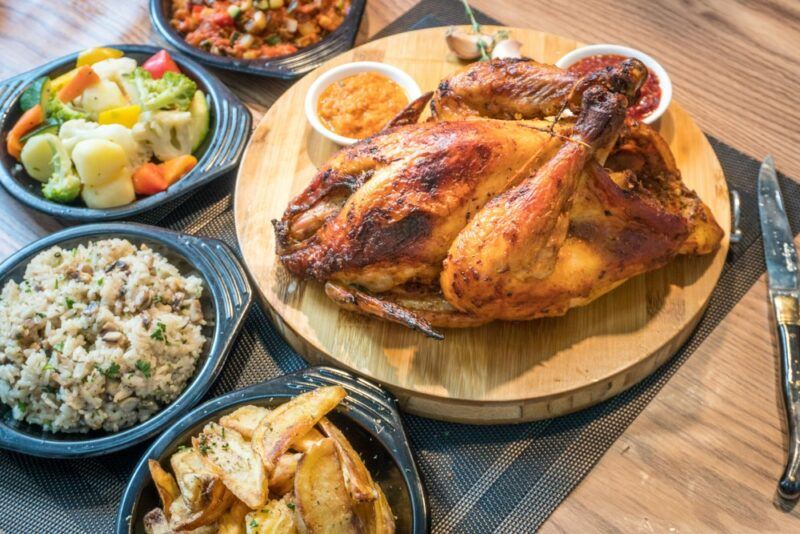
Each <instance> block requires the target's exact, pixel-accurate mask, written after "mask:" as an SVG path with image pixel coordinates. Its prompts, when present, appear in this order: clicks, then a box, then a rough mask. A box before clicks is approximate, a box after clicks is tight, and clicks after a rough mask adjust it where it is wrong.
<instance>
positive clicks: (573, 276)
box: [273, 60, 722, 338]
mask: <svg viewBox="0 0 800 534" xmlns="http://www.w3.org/2000/svg"><path fill="white" fill-rule="evenodd" d="M646 76H647V71H646V69H645V68H644V66H643V65H642V64H641V63H639V62H638V61H636V60H629V61H627V62H625V63H623V64H622V65H620V66H619V67H617V68H614V69H606V70H605V71H602V72H599V73H595V74H592V75H589V76H587V77H585V78H583V79H575V77H574V76H573V75H572V74H570V73H568V72H566V71H563V70H561V69H558V68H556V67H553V66H550V65H542V64H539V63H536V62H533V61H530V60H496V61H491V62H482V63H476V64H473V65H471V66H469V67H467V68H466V69H465V70H464V71H462V72H459V73H456V74H455V75H453V76H451V77H450V78H449V79H447V80H444V81H443V82H442V83H441V84H440V85H439V88H438V89H437V91H436V92H435V93H434V94H433V95H432V96H431V95H430V94H427V95H423V97H421V98H420V99H418V100H417V101H415V102H412V103H411V104H410V105H409V107H408V108H407V110H405V111H404V112H403V113H401V114H400V115H398V117H397V118H396V119H395V120H394V121H392V123H390V126H389V127H388V128H387V129H386V130H384V131H383V132H380V133H379V134H377V135H375V136H373V137H371V138H369V139H365V140H364V141H361V142H359V143H357V144H355V145H352V146H350V147H347V148H344V149H342V150H341V151H340V152H339V153H337V154H336V155H335V156H334V157H333V158H331V160H330V161H329V162H328V163H326V164H325V165H324V166H323V168H322V169H320V171H319V172H318V173H317V175H316V176H315V177H314V179H313V180H312V182H311V184H310V185H309V186H308V188H307V189H306V190H305V191H303V192H302V193H301V194H300V195H298V196H297V197H296V198H295V199H293V200H292V201H291V203H290V204H289V206H288V207H287V209H286V211H285V213H284V215H283V217H282V218H281V220H280V221H273V224H274V226H275V231H276V235H277V243H278V245H277V249H278V250H277V252H278V254H279V256H280V259H281V261H282V263H283V265H284V266H285V267H286V268H287V269H288V270H289V271H290V272H291V273H293V274H295V275H296V276H298V277H301V278H310V279H314V280H317V281H319V282H323V283H325V284H326V294H327V295H328V296H329V297H330V298H331V299H332V300H333V301H334V302H336V303H337V304H339V305H340V306H342V307H344V308H345V309H349V310H353V311H358V312H360V313H365V314H369V315H373V316H375V317H379V318H381V319H385V320H389V321H393V322H397V323H400V324H403V325H406V326H409V327H411V328H414V329H416V330H418V331H420V332H423V333H424V334H426V335H429V336H432V337H436V338H441V334H440V333H439V332H437V331H436V330H435V328H436V327H468V326H475V325H479V324H483V323H486V322H490V321H493V320H527V319H534V318H538V317H547V316H556V315H562V314H564V313H566V312H567V311H568V310H569V309H570V308H572V307H575V306H580V305H583V304H586V303H588V302H591V301H592V300H594V299H595V298H597V297H599V296H600V295H603V294H605V293H607V292H608V291H610V290H612V289H614V288H615V287H617V286H618V285H620V284H621V283H623V282H624V281H625V280H627V279H629V278H631V277H633V276H636V275H638V274H641V273H644V272H647V271H650V270H653V269H657V268H659V267H662V266H663V265H665V264H666V263H667V262H669V261H670V260H671V259H672V258H673V257H675V256H676V255H677V254H705V253H708V252H711V251H713V250H714V249H715V248H716V247H717V246H718V244H719V242H720V240H721V239H722V230H721V229H720V228H719V226H718V225H717V224H716V222H715V221H714V218H713V215H712V214H711V212H710V210H709V209H708V207H707V206H705V205H704V204H703V203H702V202H701V201H700V200H699V199H698V198H697V196H696V195H695V194H694V193H693V192H692V191H690V190H688V189H687V188H686V187H685V186H684V184H683V183H682V182H681V179H680V172H679V171H678V169H677V168H676V166H675V161H674V158H673V157H672V154H671V153H670V151H669V147H668V146H667V144H666V143H665V142H664V141H663V139H661V137H660V136H659V135H658V134H657V133H656V132H655V131H654V130H652V129H651V128H649V127H647V126H644V125H640V124H638V123H626V121H625V113H626V110H627V107H628V106H629V105H631V104H632V103H634V102H635V100H636V98H637V97H638V90H639V88H640V87H641V85H642V84H643V83H644V81H645V79H646ZM431 98H432V100H431V104H430V106H431V112H432V113H431V115H432V117H431V120H429V121H428V122H424V123H416V120H417V119H418V118H419V115H420V114H421V112H422V111H423V108H424V106H425V104H426V103H427V101H428V99H431ZM565 109H570V110H571V111H572V112H573V113H574V115H575V116H574V117H570V118H566V117H561V113H562V112H563V111H564V110H565ZM552 115H558V116H559V118H557V119H556V120H553V119H552V118H551V119H546V117H549V116H552Z"/></svg>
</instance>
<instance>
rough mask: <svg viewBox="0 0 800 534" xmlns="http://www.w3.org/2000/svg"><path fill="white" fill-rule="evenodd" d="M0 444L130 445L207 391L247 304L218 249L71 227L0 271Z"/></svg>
mask: <svg viewBox="0 0 800 534" xmlns="http://www.w3.org/2000/svg"><path fill="white" fill-rule="evenodd" d="M0 288H2V289H0V446H3V447H6V448H10V449H13V450H18V451H20V452H26V453H29V454H36V455H44V456H59V457H76V456H90V455H95V454H103V453H108V452H111V451H113V450H119V449H121V448H124V447H127V446H130V445H133V444H134V443H137V442H139V441H141V440H143V439H146V438H147V437H149V436H151V435H153V434H154V433H156V432H158V431H159V430H160V429H163V428H164V427H165V426H167V425H169V424H170V423H171V422H174V421H175V420H176V419H177V418H178V417H179V416H180V415H182V414H183V413H184V412H186V411H187V410H189V409H190V408H191V407H192V406H194V405H195V404H196V403H197V402H198V401H199V400H200V399H201V398H202V396H203V394H205V392H207V391H208V388H209V387H210V386H211V384H212V383H213V381H214V379H215V378H216V376H217V375H218V373H219V371H220V370H221V367H222V363H223V361H224V359H225V357H226V355H227V352H228V351H229V349H230V345H231V343H232V340H233V337H234V336H235V334H236V332H237V331H238V329H239V327H240V325H241V322H242V319H243V317H244V315H245V313H246V311H247V309H248V308H249V306H250V303H251V301H252V291H251V288H250V285H249V283H248V281H247V277H246V275H245V273H244V270H243V269H242V267H241V265H240V264H239V263H238V261H237V260H236V258H235V256H234V255H233V253H232V252H231V251H230V249H229V248H228V247H227V246H226V245H224V244H223V243H221V242H219V241H216V240H212V239H206V238H198V237H194V236H188V235H183V234H178V233H176V232H172V231H169V230H164V229H161V228H156V227H149V226H143V225H137V224H130V223H118V224H98V225H88V226H82V227H78V228H71V229H68V230H64V231H61V232H58V233H56V234H53V235H51V236H48V237H46V238H44V239H42V240H40V241H37V242H36V243H34V244H32V245H30V246H28V247H26V248H25V249H23V250H22V251H20V252H18V253H17V254H15V255H14V256H12V257H11V258H9V259H8V260H6V261H5V262H4V263H3V264H2V266H0Z"/></svg>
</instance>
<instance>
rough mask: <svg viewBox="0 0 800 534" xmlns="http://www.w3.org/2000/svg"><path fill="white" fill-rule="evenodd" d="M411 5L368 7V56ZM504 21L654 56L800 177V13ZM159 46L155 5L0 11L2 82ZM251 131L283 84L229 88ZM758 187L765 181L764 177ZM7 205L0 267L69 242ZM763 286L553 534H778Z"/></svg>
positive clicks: (728, 138)
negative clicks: (56, 64) (89, 52)
mask: <svg viewBox="0 0 800 534" xmlns="http://www.w3.org/2000/svg"><path fill="white" fill-rule="evenodd" d="M414 3H415V0H369V2H368V5H367V11H366V13H365V16H364V20H363V22H362V26H361V30H360V35H359V42H363V41H365V40H366V39H368V38H369V37H370V36H372V35H374V34H375V33H377V32H378V31H380V30H381V29H382V28H383V27H384V26H386V25H387V24H388V23H389V22H391V21H392V20H394V19H395V18H397V17H398V16H400V15H401V14H402V13H404V12H405V11H407V10H408V9H409V8H411V7H412V5H413V4H414ZM472 4H473V5H474V6H475V7H477V8H479V9H481V10H483V11H484V12H485V13H487V14H489V15H491V16H493V17H495V18H497V19H499V20H500V21H502V22H505V23H508V24H513V25H517V26H529V27H531V28H536V29H539V30H544V31H547V32H551V33H556V34H560V35H564V36H567V37H572V38H575V39H578V40H582V41H586V42H618V43H624V44H629V45H631V46H634V47H637V48H640V49H642V50H645V51H647V52H649V53H651V54H652V55H654V56H655V57H657V58H658V59H659V61H661V62H662V64H663V65H664V66H665V67H666V69H667V70H668V71H669V72H670V75H671V76H672V80H673V85H674V86H675V98H676V99H677V100H678V101H679V102H680V103H681V104H682V105H683V106H684V107H685V108H686V109H687V110H688V111H689V112H690V113H691V114H692V115H693V116H694V117H695V119H696V120H697V122H698V123H699V124H700V126H701V127H702V128H703V129H704V130H705V131H706V132H708V133H709V134H712V135H714V136H716V137H718V138H720V139H722V140H723V141H725V142H727V143H729V144H731V145H732V146H734V147H735V148H737V149H739V150H741V151H743V152H745V153H747V154H750V155H752V156H754V157H757V158H761V157H763V155H764V154H766V153H768V152H771V153H773V154H774V155H775V157H776V160H777V164H778V168H779V170H781V171H783V172H785V173H786V174H788V175H790V176H793V177H795V178H800V127H798V126H797V125H798V123H800V96H798V94H800V93H798V92H797V91H796V88H797V80H798V79H800V55H798V53H797V51H798V50H800V2H797V1H796V0H769V1H767V0H764V1H761V2H747V1H745V0H737V1H733V0H662V1H656V0H653V1H650V2H646V1H634V0H631V1H629V2H623V1H616V0H611V1H609V0H573V1H571V2H567V1H563V0H555V1H553V0H551V1H548V2H533V1H530V0H528V1H524V2H520V1H517V0H473V2H472ZM115 42H131V43H136V42H160V41H159V40H158V38H157V37H156V36H155V35H154V33H153V30H152V28H151V26H150V21H149V19H148V14H147V1H146V0H125V1H119V0H83V1H81V0H40V1H38V2H36V1H25V2H23V1H20V0H0V50H1V51H2V61H0V79H2V78H5V77H8V76H11V75H14V74H17V73H19V72H22V71H25V70H28V69H30V68H33V67H35V66H37V65H39V64H40V63H42V62H43V61H45V60H49V59H53V58H55V57H58V56H60V55H63V54H64V53H66V52H69V51H74V50H78V49H81V48H84V47H89V46H93V45H97V44H99V43H115ZM223 78H224V79H225V80H226V81H227V82H229V83H230V84H231V85H232V86H233V88H234V89H235V90H236V92H237V93H238V94H239V96H240V97H241V98H242V99H243V100H244V101H245V102H246V103H247V104H248V105H249V106H250V107H251V109H252V110H253V112H254V115H256V118H258V116H259V115H260V114H261V113H262V112H263V111H264V109H265V104H266V102H265V100H264V95H265V94H268V93H274V92H275V91H281V90H282V89H283V88H285V87H286V85H285V83H284V82H271V81H268V80H263V79H257V78H251V77H246V76H240V75H231V74H224V75H223ZM753 179H754V180H755V179H756V177H755V176H754V177H753ZM60 226H61V225H60V224H59V223H58V222H57V221H55V220H53V219H51V218H49V217H46V216H43V215H40V214H38V213H36V212H34V211H32V210H29V209H25V208H23V207H22V206H21V205H20V204H18V203H17V202H15V201H14V200H12V199H10V198H9V196H8V195H7V194H6V193H5V192H4V191H0V228H2V232H0V259H2V258H4V257H6V256H8V255H9V254H11V253H12V252H13V251H15V250H16V249H18V248H19V247H21V246H22V245H24V244H26V243H28V242H30V241H32V240H34V239H35V238H37V237H39V236H42V235H45V234H47V233H49V232H52V231H53V230H55V229H57V228H59V227H60ZM772 321H773V320H772V318H771V314H770V313H769V309H768V306H767V295H766V284H765V279H764V278H762V279H761V280H759V281H758V282H757V283H756V284H755V286H754V287H753V288H752V289H751V290H750V291H749V292H748V293H747V295H746V296H745V298H744V299H743V300H742V301H741V302H740V303H739V304H738V305H737V306H736V308H735V309H734V310H733V312H732V313H731V314H730V315H729V316H728V317H727V318H726V319H725V321H724V322H723V323H722V324H721V325H720V326H719V327H718V328H717V329H716V330H715V331H714V332H713V334H712V335H711V336H709V338H708V339H707V340H706V341H705V343H704V344H703V345H702V346H701V347H700V348H699V350H697V352H696V353H695V354H693V355H692V357H691V358H690V359H689V361H688V362H687V363H686V364H684V365H683V366H682V367H681V368H680V370H679V371H678V373H677V375H676V376H675V377H673V378H672V380H670V382H669V383H668V384H667V386H666V387H665V388H664V389H663V390H662V391H661V392H660V393H659V394H658V396H657V397H656V398H655V400H654V401H653V402H652V403H650V405H649V406H648V407H647V408H646V409H645V411H644V412H643V413H642V414H641V415H640V416H639V417H638V419H636V421H635V422H634V423H633V424H632V425H631V426H630V427H629V428H628V430H627V431H626V432H625V434H624V435H623V436H622V438H621V439H619V440H618V441H617V442H616V443H615V444H614V445H613V447H611V449H610V450H609V451H608V453H607V454H606V455H605V456H604V457H603V459H602V460H601V461H600V463H599V464H598V465H597V467H596V468H595V469H594V470H593V471H592V472H591V473H590V474H589V475H588V476H587V477H586V479H585V480H584V481H583V482H582V483H581V484H580V485H579V486H578V488H577V489H576V490H575V491H574V492H573V493H572V494H571V495H570V496H569V497H568V498H567V499H566V500H565V501H564V502H563V503H562V504H561V506H560V507H559V508H558V509H557V510H556V511H555V513H554V514H553V515H552V516H551V517H550V519H549V520H548V522H547V523H546V524H545V526H544V527H543V529H542V531H543V532H595V531H598V530H601V531H604V532H608V531H622V532H709V531H714V532H721V531H727V532H737V533H738V532H780V531H786V532H789V531H794V532H797V531H798V530H800V508H798V509H795V510H794V511H791V512H789V513H785V512H783V511H780V510H779V509H778V508H777V507H776V505H775V504H774V502H775V484H776V481H777V478H778V476H779V474H780V472H781V470H782V463H783V461H784V446H785V445H784V442H785V440H786V438H785V432H784V428H783V422H782V419H783V418H782V415H781V413H782V412H781V411H780V410H781V408H780V397H779V390H778V383H777V380H778V379H777V370H776V369H777V367H776V349H775V343H776V339H775V335H774V324H773V322H772Z"/></svg>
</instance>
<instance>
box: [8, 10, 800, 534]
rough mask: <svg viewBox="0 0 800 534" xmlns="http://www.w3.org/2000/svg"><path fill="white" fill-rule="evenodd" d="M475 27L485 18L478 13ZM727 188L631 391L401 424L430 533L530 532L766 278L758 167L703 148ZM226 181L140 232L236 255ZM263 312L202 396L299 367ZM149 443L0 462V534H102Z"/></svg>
mask: <svg viewBox="0 0 800 534" xmlns="http://www.w3.org/2000/svg"><path fill="white" fill-rule="evenodd" d="M478 17H479V19H480V20H481V22H485V23H491V22H492V21H491V19H488V18H487V17H484V16H483V15H481V14H480V13H478ZM462 22H463V11H462V10H461V7H460V4H459V3H458V2H456V1H454V0H435V1H425V2H424V5H423V3H421V4H419V5H417V6H415V7H414V8H412V9H411V10H410V11H409V12H408V13H406V14H405V15H404V16H403V17H401V18H400V19H398V20H397V21H395V22H394V23H392V24H391V25H390V26H388V27H387V28H386V29H384V30H383V31H382V32H381V33H380V34H378V35H377V36H376V37H383V36H385V35H389V34H392V33H397V32H400V31H406V30H408V29H412V28H419V27H429V26H438V25H444V24H456V23H462ZM711 143H712V145H713V147H714V150H715V151H716V153H717V155H718V156H719V158H720V161H721V162H722V166H723V169H724V171H725V176H726V178H727V180H728V183H729V185H730V187H731V188H734V189H737V190H738V191H739V192H740V193H741V195H742V224H741V229H742V232H743V236H742V241H741V242H740V243H738V244H736V245H733V246H732V249H731V253H730V255H729V258H728V261H727V263H726V265H725V267H724V270H723V273H722V277H721V279H720V282H719V285H718V287H717V288H716V290H715V291H714V294H713V295H712V297H711V303H710V305H709V308H708V311H707V313H706V314H705V316H704V318H703V319H702V321H701V322H700V325H699V326H698V328H697V330H696V331H695V332H694V334H693V335H692V337H691V338H690V339H689V341H688V342H687V343H686V345H685V346H684V347H683V348H682V349H681V350H680V351H679V352H678V354H677V355H676V356H675V357H674V358H672V359H671V360H670V361H669V362H668V363H667V364H665V365H664V366H663V367H662V368H661V369H659V370H658V371H656V372H655V373H654V374H653V375H651V376H650V377H649V378H647V379H646V380H644V381H643V382H641V383H640V384H638V385H637V386H634V387H633V388H631V389H630V390H628V391H627V392H625V393H623V394H621V395H618V396H617V397H615V398H613V399H611V400H609V401H606V402H604V403H602V404H600V405H598V406H595V407H593V408H590V409H588V410H584V411H582V412H579V413H576V414H573V415H569V416H564V417H559V418H556V419H551V420H547V421H540V422H537V423H530V424H521V425H513V426H512V425H508V426H490V427H486V426H480V427H479V426H469V425H459V424H452V423H443V422H439V421H433V420H430V419H425V418H421V417H415V416H406V417H405V422H406V425H407V429H408V433H409V435H410V438H411V442H412V444H413V448H414V450H415V453H416V455H417V460H418V462H419V465H420V468H421V470H422V473H423V476H424V478H425V482H426V487H427V490H428V494H429V497H430V504H431V515H432V527H433V530H434V531H435V532H502V533H506V532H531V531H534V530H535V529H536V528H537V527H538V526H539V525H541V524H542V523H543V522H544V521H545V519H546V518H547V517H548V516H549V515H550V513H552V511H553V510H554V509H555V508H556V506H558V504H559V503H560V502H561V501H562V500H563V499H564V498H565V497H566V496H567V494H568V493H569V492H570V491H571V490H572V489H573V488H574V487H575V486H576V485H577V484H578V482H580V480H581V479H582V478H583V477H584V476H586V474H587V473H588V472H589V471H590V470H591V468H592V467H593V466H594V465H595V463H596V462H597V461H598V460H599V459H600V458H601V456H602V455H603V454H604V453H605V451H606V450H608V448H609V447H610V446H611V444H612V443H613V442H614V441H615V440H616V439H617V438H618V437H619V436H620V434H622V432H623V431H624V430H625V429H626V428H627V427H628V425H629V424H630V423H631V422H632V421H633V419H634V418H635V417H636V416H637V415H638V414H639V413H640V412H641V411H642V409H644V407H645V406H646V405H647V404H648V403H649V402H650V400H651V399H652V398H653V397H654V396H655V395H656V393H657V392H658V391H659V390H660V389H661V387H662V386H663V385H664V384H665V383H666V382H667V380H669V378H670V377H671V376H672V375H673V374H674V373H675V371H676V370H677V369H678V368H679V367H680V365H681V364H682V363H683V362H684V361H686V359H687V358H688V357H689V356H690V355H691V354H692V353H693V352H694V350H695V349H696V348H697V347H698V346H699V345H700V343H702V342H703V340H704V339H705V338H706V337H707V336H708V335H709V333H711V331H712V330H713V329H714V328H715V327H716V326H717V325H718V324H719V323H720V321H722V319H723V318H724V317H725V316H726V315H727V314H728V312H730V310H731V309H732V308H733V306H734V305H735V304H736V303H737V302H738V301H739V300H740V299H741V298H742V296H743V295H744V294H745V292H747V290H748V289H749V288H750V287H751V286H752V284H753V283H754V282H755V281H756V280H757V279H758V277H759V276H760V275H761V274H762V273H763V272H764V259H763V252H762V246H761V239H760V232H759V229H758V218H757V204H756V200H755V182H756V176H757V172H758V165H759V163H758V162H757V161H756V160H754V159H752V158H750V157H748V156H746V155H744V154H742V153H740V152H737V151H736V150H734V149H732V148H731V147H729V146H727V145H725V144H723V143H721V142H719V141H717V140H715V139H711ZM780 180H781V185H782V188H783V192H784V199H785V201H786V204H787V211H788V212H789V213H790V214H794V215H793V216H792V221H791V222H792V225H793V227H794V228H795V229H796V230H797V229H798V228H800V187H799V186H798V185H797V184H796V183H795V182H793V181H792V180H789V179H787V178H786V177H785V176H780ZM233 186H234V178H233V176H227V177H224V178H221V179H220V180H218V181H217V182H215V183H214V184H213V185H210V186H208V187H206V188H204V189H203V190H202V191H200V192H198V193H196V194H195V195H194V196H192V197H191V198H189V199H186V200H185V201H184V202H183V203H178V204H176V205H173V206H170V208H169V209H167V210H164V211H163V212H161V213H158V214H150V215H149V216H148V217H147V218H146V219H145V220H146V221H147V222H151V223H154V222H159V223H160V224H162V225H164V226H169V227H171V228H176V229H180V230H183V231H185V232H188V233H199V234H203V235H208V236H212V237H217V238H220V239H223V240H225V241H227V242H228V243H230V244H231V245H234V246H236V235H235V231H234V222H233V212H232V210H231V194H232V190H233ZM305 365H306V364H305V362H304V361H303V360H302V359H301V358H300V357H299V356H298V355H297V354H296V353H295V352H294V351H293V350H292V349H291V348H290V347H289V346H288V345H287V344H286V343H285V342H284V341H283V339H282V338H281V337H280V335H279V334H278V333H277V332H276V330H275V329H274V328H273V326H272V325H271V324H270V322H269V320H268V319H267V317H266V315H265V313H264V312H263V311H262V310H261V309H260V308H258V307H257V306H256V307H254V309H253V310H252V312H251V313H250V316H249V317H248V319H247V322H246V325H245V328H244V329H243V332H242V334H241V335H240V336H239V339H238V340H237V342H236V344H235V347H234V349H233V352H232V354H231V356H230V357H229V359H228V362H227V364H226V366H225V369H224V371H223V372H222V375H221V376H220V378H219V379H218V381H217V383H216V384H215V385H214V387H213V388H212V390H211V392H210V394H209V397H214V396H218V395H220V394H222V393H224V392H226V391H230V390H232V389H236V388H240V387H244V386H247V385H250V384H254V383H257V382H260V381H263V380H265V379H268V378H271V377H274V376H277V375H280V374H283V373H286V372H288V371H293V370H296V369H300V368H302V367H304V366H305ZM146 446H147V444H143V445H140V446H137V447H134V448H132V449H130V450H127V451H124V452H121V453H118V454H114V455H111V456H108V457H104V458H98V459H89V460H76V461H63V460H47V459H39V458H32V457H27V456H24V455H20V454H14V453H8V452H4V451H0V481H2V482H0V532H4V533H6V534H12V533H13V534H16V533H33V532H36V533H40V532H47V533H51V532H53V533H55V532H64V533H83V532H88V533H98V532H109V531H111V528H112V522H113V518H114V516H115V514H116V509H117V505H118V503H119V498H120V495H121V493H122V490H123V488H124V486H125V484H126V483H127V481H128V477H129V475H130V473H131V471H132V469H133V466H134V465H135V463H136V462H137V461H138V459H139V458H140V456H141V454H142V453H143V451H144V449H145V447H146Z"/></svg>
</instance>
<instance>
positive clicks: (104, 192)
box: [81, 168, 136, 209]
mask: <svg viewBox="0 0 800 534" xmlns="http://www.w3.org/2000/svg"><path fill="white" fill-rule="evenodd" d="M81 198H82V199H83V201H84V202H85V203H86V205H87V206H88V207H90V208H94V209H105V208H115V207H117V206H124V205H125V204H130V203H131V202H133V201H134V200H136V192H135V191H134V190H133V180H131V174H130V172H128V171H127V169H126V168H123V169H122V170H121V171H120V173H119V174H118V175H117V177H116V178H114V179H112V180H111V181H110V182H106V183H104V184H103V185H97V186H93V185H88V184H84V186H83V189H82V190H81Z"/></svg>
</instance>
